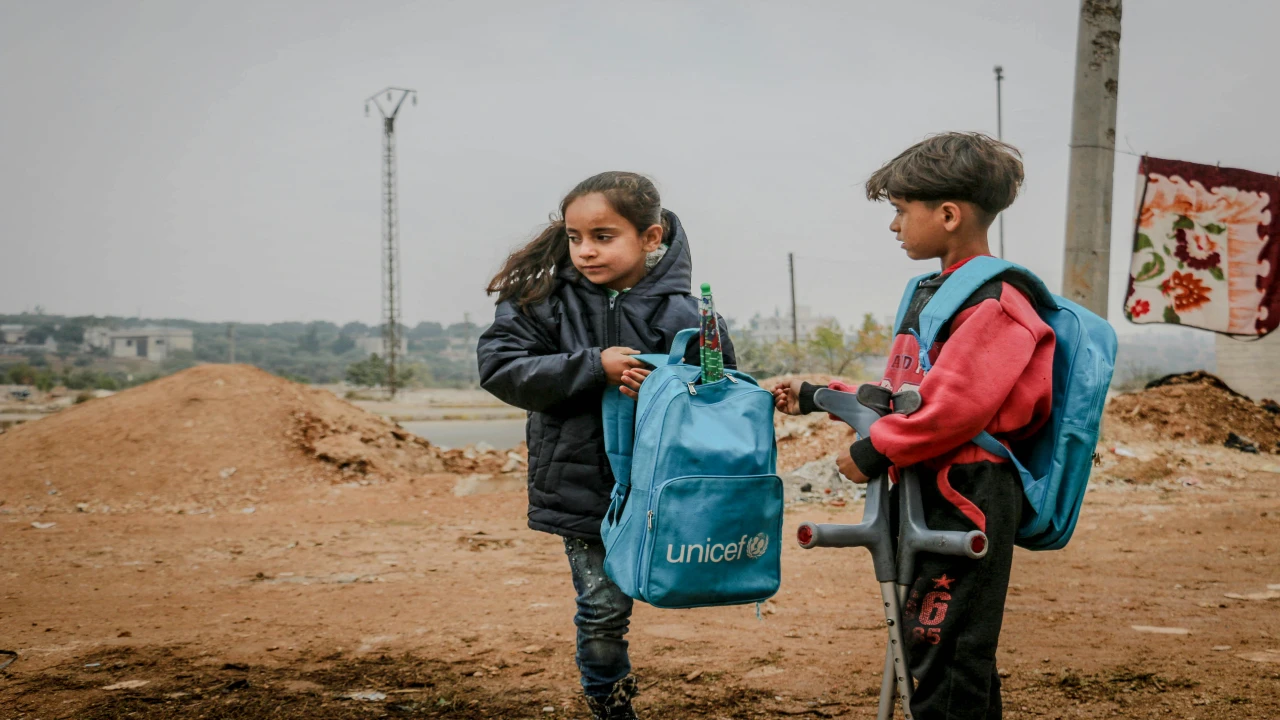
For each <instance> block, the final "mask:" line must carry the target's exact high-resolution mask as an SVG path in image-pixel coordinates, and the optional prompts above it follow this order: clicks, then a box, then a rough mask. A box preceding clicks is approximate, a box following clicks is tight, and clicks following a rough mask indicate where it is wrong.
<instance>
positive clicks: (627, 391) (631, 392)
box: [618, 367, 652, 400]
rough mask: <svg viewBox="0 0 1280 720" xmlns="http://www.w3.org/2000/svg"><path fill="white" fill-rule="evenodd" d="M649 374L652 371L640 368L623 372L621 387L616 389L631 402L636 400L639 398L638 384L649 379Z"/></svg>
mask: <svg viewBox="0 0 1280 720" xmlns="http://www.w3.org/2000/svg"><path fill="white" fill-rule="evenodd" d="M650 372H652V371H651V370H649V369H648V368H642V367H640V368H631V369H630V370H627V371H625V372H623V373H622V387H620V388H618V390H620V391H622V394H623V395H626V396H627V397H629V398H631V399H632V400H635V399H638V398H639V397H640V383H642V382H644V379H645V378H647V377H649V373H650Z"/></svg>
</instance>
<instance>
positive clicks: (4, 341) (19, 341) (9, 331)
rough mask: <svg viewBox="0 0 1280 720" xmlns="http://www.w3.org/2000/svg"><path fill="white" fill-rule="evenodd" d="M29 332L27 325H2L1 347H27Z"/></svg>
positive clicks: (0, 326)
mask: <svg viewBox="0 0 1280 720" xmlns="http://www.w3.org/2000/svg"><path fill="white" fill-rule="evenodd" d="M27 330H28V328H27V326H26V325H0V345H25V344H26V343H27Z"/></svg>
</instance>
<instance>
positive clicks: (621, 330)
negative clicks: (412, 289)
mask: <svg viewBox="0 0 1280 720" xmlns="http://www.w3.org/2000/svg"><path fill="white" fill-rule="evenodd" d="M692 269H693V268H692V261H691V259H690V254H689V239H688V238H687V237H686V236H685V234H684V229H683V228H682V227H680V220H679V218H677V217H676V216H675V214H674V213H672V212H670V211H668V210H664V209H662V205H661V202H660V199H659V197H658V191H657V189H656V188H655V187H654V186H653V183H652V182H651V181H650V180H649V179H648V178H646V177H644V176H643V175H637V174H635V173H628V172H606V173H601V174H599V175H596V176H594V177H590V178H587V179H586V180H583V181H582V182H581V183H579V184H578V186H577V187H575V188H574V189H573V190H572V191H571V192H570V193H569V194H568V195H566V196H565V198H564V200H562V201H561V202H560V214H559V217H558V218H555V217H553V218H552V222H551V225H549V226H548V227H547V228H546V229H545V230H543V231H542V233H541V234H539V235H538V237H536V238H535V239H534V240H533V242H530V243H529V244H528V245H526V246H524V247H523V248H521V249H519V250H517V251H515V252H514V253H512V254H511V256H510V257H509V258H507V262H506V264H505V265H504V266H503V268H502V270H501V271H499V272H498V274H497V275H495V276H494V278H493V280H492V281H490V283H489V287H488V292H489V294H491V295H492V294H497V296H498V302H497V311H496V312H495V313H494V319H493V324H492V325H490V326H489V328H488V329H487V330H485V332H484V333H483V334H482V335H481V336H480V344H479V348H478V350H477V354H478V356H479V363H480V385H481V386H482V387H483V388H484V389H485V390H488V391H489V392H491V393H493V394H494V395H496V396H497V397H498V398H500V399H501V400H503V401H504V402H507V403H510V404H512V405H515V406H517V407H521V408H524V409H525V410H527V411H529V421H528V425H527V426H526V429H525V432H526V435H527V438H528V441H529V527H531V528H533V529H534V530H542V531H543V532H549V533H554V534H556V535H560V536H562V537H563V538H564V548H565V554H567V555H568V556H569V568H570V570H571V571H572V573H573V586H574V589H575V590H576V591H577V596H578V597H577V603H578V612H577V614H576V615H575V617H574V624H575V625H577V627H578V650H577V655H576V660H577V663H578V669H579V671H580V672H581V674H582V688H583V691H584V692H585V694H586V698H587V705H588V706H589V707H590V708H591V713H592V717H593V718H595V719H596V720H605V719H609V720H612V719H623V720H626V719H631V718H635V717H636V714H635V711H634V710H632V708H631V698H632V697H634V695H635V692H636V681H635V678H634V677H631V676H630V672H631V661H630V659H629V658H628V657H627V641H626V640H625V639H623V636H624V635H626V633H627V626H628V622H629V619H630V617H631V602H632V601H631V598H629V597H627V596H626V595H624V594H622V591H621V590H619V589H618V587H617V586H616V585H614V583H613V582H612V581H611V580H610V579H609V577H608V576H607V575H605V573H604V545H603V544H602V543H601V540H600V521H601V520H602V519H603V518H604V514H605V511H606V510H607V509H608V507H609V494H610V492H611V491H612V490H613V474H612V472H611V471H610V469H609V460H608V457H607V456H606V455H605V451H604V426H603V423H602V420H601V413H600V401H601V397H602V394H603V393H605V392H619V391H621V392H623V393H624V394H626V395H628V396H630V397H636V393H637V392H638V391H639V389H640V383H641V382H643V381H644V378H645V377H646V376H648V374H649V371H648V370H646V369H644V367H642V364H641V363H640V362H639V361H638V360H636V359H635V358H632V357H631V356H632V355H636V354H638V353H643V352H650V353H665V352H667V351H669V350H670V347H671V342H672V340H673V339H674V337H675V334H676V333H677V332H679V331H680V330H683V329H684V328H690V327H697V326H698V302H697V300H696V299H694V297H693V296H692V295H691V294H690V276H691V274H692ZM721 328H722V329H721V337H722V338H723V344H724V356H725V365H726V366H727V367H732V366H733V363H734V356H733V345H732V343H731V342H730V341H729V336H728V334H727V331H726V330H725V329H724V328H723V322H722V324H721ZM697 358H698V348H697V346H696V344H691V346H690V352H689V355H688V356H686V358H685V362H689V363H691V364H697ZM611 386H618V387H617V388H614V387H611Z"/></svg>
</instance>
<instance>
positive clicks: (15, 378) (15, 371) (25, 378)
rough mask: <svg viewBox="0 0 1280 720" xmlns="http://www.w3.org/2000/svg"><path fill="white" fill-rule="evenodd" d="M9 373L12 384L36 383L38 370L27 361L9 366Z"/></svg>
mask: <svg viewBox="0 0 1280 720" xmlns="http://www.w3.org/2000/svg"><path fill="white" fill-rule="evenodd" d="M8 375H9V383H10V384H11V385H34V384H35V383H36V370H35V368H33V367H31V366H30V365H28V364H26V363H22V364H20V365H14V366H13V367H11V368H9V372H8Z"/></svg>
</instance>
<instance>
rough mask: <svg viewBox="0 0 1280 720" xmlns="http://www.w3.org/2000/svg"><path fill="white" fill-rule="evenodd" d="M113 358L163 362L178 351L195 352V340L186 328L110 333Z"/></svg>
mask: <svg viewBox="0 0 1280 720" xmlns="http://www.w3.org/2000/svg"><path fill="white" fill-rule="evenodd" d="M108 339H109V340H110V352H111V357H118V358H130V357H138V358H145V359H147V360H150V361H152V362H161V361H163V360H165V359H167V358H168V357H169V356H170V355H172V354H173V353H174V352H175V351H178V350H194V349H195V339H194V338H193V337H192V334H191V331H190V330H188V329H186V328H171V327H141V328H130V329H127V330H114V331H112V332H110V333H108Z"/></svg>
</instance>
